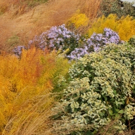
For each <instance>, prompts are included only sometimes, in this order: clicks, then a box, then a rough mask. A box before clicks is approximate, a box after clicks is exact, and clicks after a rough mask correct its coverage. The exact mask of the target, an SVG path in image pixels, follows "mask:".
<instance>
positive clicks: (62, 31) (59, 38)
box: [14, 24, 121, 59]
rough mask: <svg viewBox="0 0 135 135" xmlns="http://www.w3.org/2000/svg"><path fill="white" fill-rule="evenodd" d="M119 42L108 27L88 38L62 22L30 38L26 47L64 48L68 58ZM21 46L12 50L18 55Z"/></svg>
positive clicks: (77, 57)
mask: <svg viewBox="0 0 135 135" xmlns="http://www.w3.org/2000/svg"><path fill="white" fill-rule="evenodd" d="M120 42H121V41H120V38H119V35H118V34H117V33H116V32H114V31H112V30H111V29H109V28H105V29H104V33H103V34H96V33H94V34H93V35H92V36H91V37H90V38H88V39H86V38H83V37H82V36H81V35H79V34H75V33H74V32H72V31H70V30H68V29H67V28H66V27H65V24H63V25H61V26H58V27H57V26H54V27H52V28H51V29H50V30H48V31H47V32H43V33H42V34H41V35H40V36H36V37H35V38H34V39H33V40H30V41H29V46H28V49H29V48H30V47H31V46H32V44H34V45H35V46H36V47H38V48H40V49H43V50H44V49H45V48H48V49H50V50H53V49H55V50H60V51H61V52H64V51H65V50H66V49H69V52H68V53H67V54H66V57H67V58H68V59H80V58H81V57H83V56H84V55H85V54H89V53H91V52H97V51H99V50H100V48H101V47H102V46H104V45H106V44H109V43H115V44H119V43H120ZM19 48H21V49H19ZM22 48H23V49H25V48H24V47H22V46H21V47H18V48H15V49H14V52H15V53H16V54H17V55H20V54H21V50H22Z"/></svg>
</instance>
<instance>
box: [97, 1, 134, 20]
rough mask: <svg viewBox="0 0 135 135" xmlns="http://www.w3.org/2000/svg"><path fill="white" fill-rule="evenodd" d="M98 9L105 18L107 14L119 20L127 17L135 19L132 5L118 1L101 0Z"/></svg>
mask: <svg viewBox="0 0 135 135" xmlns="http://www.w3.org/2000/svg"><path fill="white" fill-rule="evenodd" d="M100 9H101V12H102V14H104V15H105V16H106V17H107V16H108V15H109V14H116V15H117V16H118V17H119V18H121V17H122V16H127V15H130V16H132V17H133V18H134V17H135V9H134V7H133V6H132V4H131V3H127V2H120V0H102V2H101V5H100Z"/></svg>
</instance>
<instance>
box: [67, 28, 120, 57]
mask: <svg viewBox="0 0 135 135" xmlns="http://www.w3.org/2000/svg"><path fill="white" fill-rule="evenodd" d="M110 43H115V44H120V43H122V41H121V40H120V37H119V35H118V34H117V33H116V32H114V31H113V30H111V29H109V28H105V29H104V32H103V34H96V33H93V35H92V36H91V37H90V38H88V39H87V40H86V42H85V44H84V46H83V48H75V49H74V50H73V51H72V52H71V53H70V55H68V56H67V57H68V58H69V59H80V58H81V57H83V56H84V55H85V54H89V53H91V52H97V51H99V50H100V49H101V48H102V47H103V46H105V45H107V44H110Z"/></svg>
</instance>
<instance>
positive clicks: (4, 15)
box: [0, 0, 101, 50]
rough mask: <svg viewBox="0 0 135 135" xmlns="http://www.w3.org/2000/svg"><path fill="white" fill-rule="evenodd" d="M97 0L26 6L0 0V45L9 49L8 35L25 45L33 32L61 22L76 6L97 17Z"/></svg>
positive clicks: (38, 31) (64, 0) (63, 1)
mask: <svg viewBox="0 0 135 135" xmlns="http://www.w3.org/2000/svg"><path fill="white" fill-rule="evenodd" d="M25 1H26V0H25ZM100 1H101V0H96V1H95V0H91V1H87V0H74V1H70V0H50V1H48V2H46V3H44V4H40V5H37V6H34V7H31V8H29V7H28V5H26V3H23V4H22V3H21V2H20V3H19V1H18V0H16V1H13V0H5V1H4V2H3V0H0V9H1V15H0V20H1V21H0V35H1V36H0V41H1V42H0V47H1V48H4V49H5V50H7V49H8V50H10V48H13V47H12V45H11V43H8V44H7V41H8V39H10V38H12V36H17V37H19V43H18V44H23V45H27V43H28V41H29V40H30V39H32V38H33V37H34V36H35V35H37V34H40V33H41V32H43V31H46V30H47V29H49V28H50V27H51V26H57V25H61V24H63V23H65V22H66V21H67V20H68V19H69V18H70V17H71V16H72V15H73V14H74V13H75V12H76V11H77V10H78V9H79V10H80V12H82V13H85V14H86V15H87V16H88V17H89V18H90V19H94V18H95V17H97V16H98V11H99V5H100ZM19 4H20V5H19ZM21 4H22V5H21Z"/></svg>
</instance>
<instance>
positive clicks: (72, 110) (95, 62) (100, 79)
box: [54, 44, 135, 135]
mask: <svg viewBox="0 0 135 135" xmlns="http://www.w3.org/2000/svg"><path fill="white" fill-rule="evenodd" d="M69 73H70V77H71V78H72V81H71V82H70V85H69V86H68V87H67V88H66V89H65V90H64V95H63V99H62V100H61V101H60V102H59V104H58V105H57V106H56V107H55V108H54V110H55V111H56V114H55V119H56V122H55V123H54V128H55V132H56V133H57V134H71V133H72V132H75V134H81V135H82V134H83V135H85V133H86V132H89V134H95V133H97V132H98V130H100V128H102V127H104V126H105V125H108V124H109V123H110V122H111V121H115V124H114V125H113V126H111V128H112V129H114V130H115V131H116V132H119V131H123V130H124V129H126V120H131V119H133V117H134V116H135V104H134V103H133V102H132V101H134V100H135V99H134V97H135V47H134V46H132V45H129V44H124V45H113V44H112V45H108V46H106V47H104V48H103V50H101V51H100V52H98V53H92V54H90V55H87V56H85V57H84V58H81V59H80V60H78V61H77V62H76V63H75V64H74V65H73V66H72V68H71V69H70V70H69Z"/></svg>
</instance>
